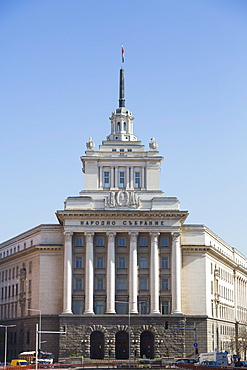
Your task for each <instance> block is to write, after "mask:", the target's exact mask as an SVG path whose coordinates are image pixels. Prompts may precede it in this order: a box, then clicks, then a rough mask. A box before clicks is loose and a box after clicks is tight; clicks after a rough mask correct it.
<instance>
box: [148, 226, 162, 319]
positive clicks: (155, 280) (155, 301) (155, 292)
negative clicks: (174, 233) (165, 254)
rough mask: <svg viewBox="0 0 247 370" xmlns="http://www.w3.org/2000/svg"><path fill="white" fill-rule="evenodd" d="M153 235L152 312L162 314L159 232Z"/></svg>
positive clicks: (151, 269)
mask: <svg viewBox="0 0 247 370" xmlns="http://www.w3.org/2000/svg"><path fill="white" fill-rule="evenodd" d="M150 235H151V261H150V314H156V315H159V314H160V309H159V271H160V269H159V251H158V236H159V233H150Z"/></svg>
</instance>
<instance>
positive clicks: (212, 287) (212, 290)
mask: <svg viewBox="0 0 247 370" xmlns="http://www.w3.org/2000/svg"><path fill="white" fill-rule="evenodd" d="M211 294H214V282H213V281H211Z"/></svg>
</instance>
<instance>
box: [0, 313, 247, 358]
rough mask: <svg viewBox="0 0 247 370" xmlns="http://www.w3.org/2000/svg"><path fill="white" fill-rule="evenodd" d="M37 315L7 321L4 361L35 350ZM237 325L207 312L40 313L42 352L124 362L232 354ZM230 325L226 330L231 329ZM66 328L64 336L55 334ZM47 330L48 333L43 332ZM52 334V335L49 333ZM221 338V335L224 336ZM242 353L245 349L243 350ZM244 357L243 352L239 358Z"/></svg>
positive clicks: (1, 336)
mask: <svg viewBox="0 0 247 370" xmlns="http://www.w3.org/2000/svg"><path fill="white" fill-rule="evenodd" d="M39 319H40V318H39V316H32V317H28V318H23V319H18V320H17V319H16V321H15V320H13V319H12V320H11V322H9V323H8V322H7V321H6V322H5V323H4V324H5V325H6V326H7V325H16V326H15V327H8V351H7V361H10V360H11V359H13V358H16V357H18V354H19V353H20V352H23V351H31V350H35V347H36V333H35V331H36V324H39ZM227 327H228V328H230V329H231V331H232V333H233V336H232V338H234V336H235V334H236V330H237V327H236V324H234V323H230V322H229V323H226V322H220V321H219V320H212V319H210V318H208V317H206V316H196V317H192V316H184V315H177V316H176V315H167V316H163V315H162V316H161V315H130V316H129V315H128V314H127V315H106V314H105V315H64V314H62V315H58V316H56V315H54V316H52V315H47V316H46V315H44V316H43V315H42V324H41V328H42V334H41V338H40V342H41V347H42V350H44V351H48V352H52V353H53V354H54V360H55V361H56V362H57V361H60V360H63V359H68V358H70V357H83V358H91V359H102V360H103V359H105V360H107V359H111V360H113V359H117V360H127V359H128V358H130V359H136V358H141V357H146V358H150V359H153V358H161V357H175V358H179V357H189V358H195V357H197V354H200V353H204V352H212V351H228V353H231V354H234V353H235V352H236V350H237V349H236V348H234V343H233V342H234V341H230V340H229V338H230V336H229V333H228V331H227V330H226V329H223V328H227ZM1 329H2V330H1V332H0V342H1V344H2V345H1V346H0V348H1V349H0V361H3V359H4V345H3V344H4V340H5V338H4V332H5V331H4V330H3V329H4V328H1ZM230 329H229V330H230ZM58 331H60V332H63V331H66V334H58V333H57V332H58ZM45 332H48V333H45ZM52 332H56V333H52ZM224 338H225V339H224ZM245 351H246V350H245ZM244 357H246V354H245V353H242V358H244Z"/></svg>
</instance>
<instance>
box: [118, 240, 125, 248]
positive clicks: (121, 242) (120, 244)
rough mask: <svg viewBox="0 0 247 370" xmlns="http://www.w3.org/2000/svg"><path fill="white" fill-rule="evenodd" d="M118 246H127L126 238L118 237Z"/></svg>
mask: <svg viewBox="0 0 247 370" xmlns="http://www.w3.org/2000/svg"><path fill="white" fill-rule="evenodd" d="M118 246H119V247H126V238H118Z"/></svg>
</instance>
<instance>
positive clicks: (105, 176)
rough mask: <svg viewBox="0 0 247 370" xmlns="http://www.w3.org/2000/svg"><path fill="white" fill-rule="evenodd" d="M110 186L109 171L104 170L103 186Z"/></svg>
mask: <svg viewBox="0 0 247 370" xmlns="http://www.w3.org/2000/svg"><path fill="white" fill-rule="evenodd" d="M109 187H110V172H108V171H106V172H104V188H109Z"/></svg>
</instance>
